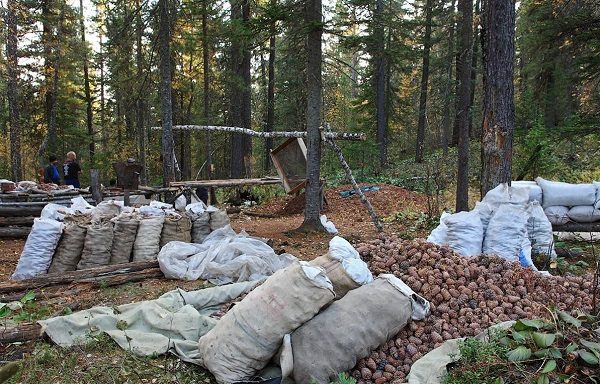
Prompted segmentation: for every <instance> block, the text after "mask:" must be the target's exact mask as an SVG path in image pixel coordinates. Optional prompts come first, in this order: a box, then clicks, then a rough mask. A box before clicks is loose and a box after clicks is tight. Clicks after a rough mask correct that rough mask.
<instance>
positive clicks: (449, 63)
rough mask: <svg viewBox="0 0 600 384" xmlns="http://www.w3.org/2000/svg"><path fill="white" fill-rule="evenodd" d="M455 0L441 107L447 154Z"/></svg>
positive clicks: (450, 110) (452, 80) (443, 145)
mask: <svg viewBox="0 0 600 384" xmlns="http://www.w3.org/2000/svg"><path fill="white" fill-rule="evenodd" d="M455 5H456V0H452V3H451V5H450V18H449V22H450V27H449V31H448V52H447V54H446V60H445V61H446V63H445V64H446V86H445V87H444V106H443V109H442V143H441V145H442V148H443V149H444V154H448V147H449V145H450V135H451V132H450V125H451V124H452V121H453V119H452V118H451V115H452V108H451V105H452V100H453V99H452V88H453V86H452V85H453V83H454V79H453V77H452V70H453V68H454V31H455V29H456V18H455V16H454V9H455Z"/></svg>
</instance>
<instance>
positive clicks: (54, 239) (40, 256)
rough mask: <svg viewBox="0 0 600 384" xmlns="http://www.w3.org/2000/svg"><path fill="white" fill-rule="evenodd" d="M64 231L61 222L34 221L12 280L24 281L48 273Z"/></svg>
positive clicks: (41, 219) (39, 219)
mask: <svg viewBox="0 0 600 384" xmlns="http://www.w3.org/2000/svg"><path fill="white" fill-rule="evenodd" d="M62 231H63V224H62V223H61V222H59V221H56V220H52V219H44V218H36V219H34V221H33V227H32V228H31V232H30V233H29V236H28V237H27V241H26V242H25V246H24V247H23V252H21V257H20V258H19V262H18V263H17V268H16V269H15V272H14V273H13V274H12V276H11V277H10V278H11V279H12V280H22V279H29V278H31V277H35V276H37V275H41V274H44V273H46V271H48V267H49V266H50V262H51V261H52V256H53V255H54V250H55V249H56V246H57V245H58V241H59V240H60V235H61V234H62Z"/></svg>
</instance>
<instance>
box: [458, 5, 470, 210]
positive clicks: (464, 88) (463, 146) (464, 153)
mask: <svg viewBox="0 0 600 384" xmlns="http://www.w3.org/2000/svg"><path fill="white" fill-rule="evenodd" d="M458 14H459V22H458V25H459V26H460V29H459V41H458V58H459V60H458V64H459V65H458V68H457V69H456V71H457V75H458V76H457V77H458V81H459V83H458V95H457V97H458V103H457V106H458V110H457V111H456V116H457V120H458V175H457V183H456V211H457V212H459V211H467V210H469V115H470V113H471V85H472V84H471V60H472V55H473V0H458Z"/></svg>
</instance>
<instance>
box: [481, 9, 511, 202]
mask: <svg viewBox="0 0 600 384" xmlns="http://www.w3.org/2000/svg"><path fill="white" fill-rule="evenodd" d="M483 15H484V26H485V35H484V49H483V89H484V93H483V121H482V135H481V149H482V177H481V195H482V196H484V195H485V194H486V193H487V192H488V191H489V190H490V189H492V188H494V187H495V186H496V185H498V184H499V183H503V182H510V181H511V171H512V169H511V166H512V141H513V131H514V126H515V104H514V85H513V72H514V67H513V65H514V55H515V41H514V39H515V3H514V2H513V1H511V0H495V1H490V0H487V1H485V2H484V6H483Z"/></svg>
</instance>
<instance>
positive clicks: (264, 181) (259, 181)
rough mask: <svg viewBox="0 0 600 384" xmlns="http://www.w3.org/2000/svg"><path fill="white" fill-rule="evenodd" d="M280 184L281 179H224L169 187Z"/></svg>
mask: <svg viewBox="0 0 600 384" xmlns="http://www.w3.org/2000/svg"><path fill="white" fill-rule="evenodd" d="M275 184H281V179H279V178H275V177H273V178H270V177H268V178H267V177H264V178H260V179H226V180H190V181H175V182H172V183H170V184H169V185H170V186H171V187H192V188H196V187H215V188H227V187H238V186H241V185H275Z"/></svg>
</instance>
